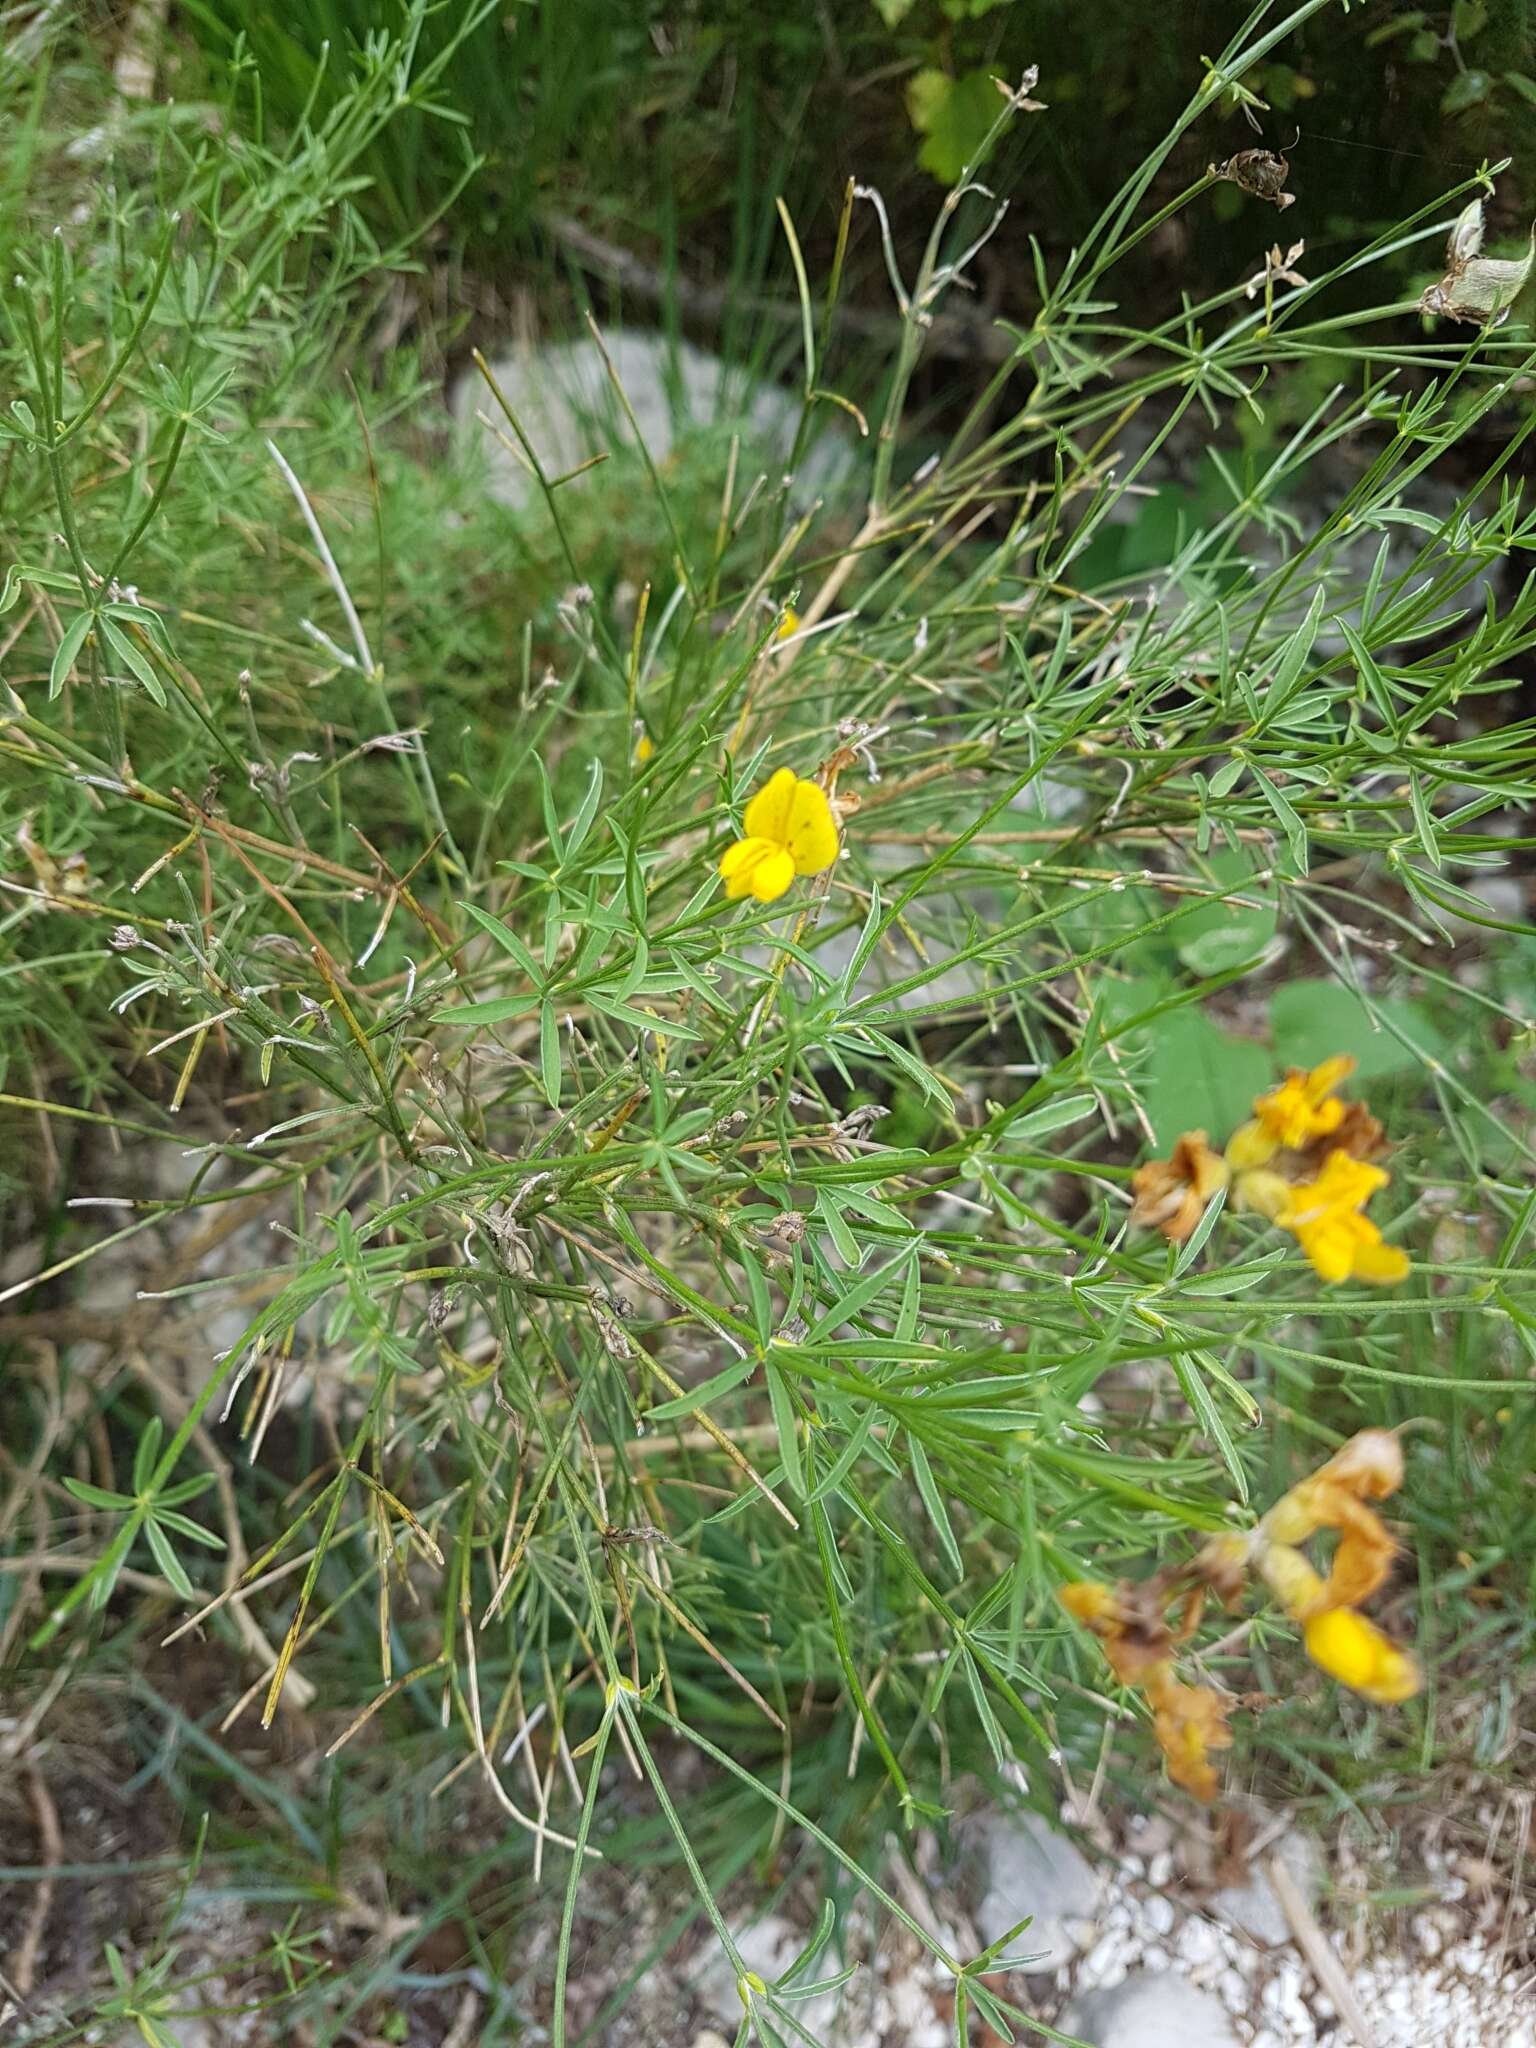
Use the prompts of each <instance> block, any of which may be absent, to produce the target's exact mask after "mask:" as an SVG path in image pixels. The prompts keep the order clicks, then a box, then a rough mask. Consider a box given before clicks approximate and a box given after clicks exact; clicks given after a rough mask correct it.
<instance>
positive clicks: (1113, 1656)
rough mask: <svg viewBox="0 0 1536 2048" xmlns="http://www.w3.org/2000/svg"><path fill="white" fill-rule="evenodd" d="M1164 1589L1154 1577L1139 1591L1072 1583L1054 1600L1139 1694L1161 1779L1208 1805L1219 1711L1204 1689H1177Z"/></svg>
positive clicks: (1220, 1739) (1222, 1714)
mask: <svg viewBox="0 0 1536 2048" xmlns="http://www.w3.org/2000/svg"><path fill="white" fill-rule="evenodd" d="M1166 1589H1167V1581H1166V1580H1164V1579H1161V1578H1154V1579H1149V1580H1148V1581H1147V1583H1146V1584H1145V1585H1142V1586H1135V1585H1131V1584H1129V1583H1128V1582H1126V1581H1122V1582H1121V1583H1120V1584H1119V1585H1118V1586H1106V1585H1102V1584H1100V1583H1099V1582H1098V1581H1097V1580H1094V1579H1080V1580H1078V1581H1077V1582H1076V1583H1075V1584H1073V1585H1070V1586H1063V1587H1062V1588H1061V1591H1060V1594H1059V1598H1060V1600H1061V1604H1062V1606H1063V1607H1065V1608H1066V1610H1067V1612H1068V1613H1069V1614H1071V1615H1074V1616H1075V1617H1076V1619H1077V1620H1079V1621H1080V1622H1082V1623H1083V1625H1084V1626H1085V1627H1086V1628H1089V1629H1091V1630H1092V1632H1093V1633H1094V1635H1096V1636H1097V1637H1098V1639H1099V1642H1100V1643H1101V1644H1102V1646H1103V1650H1104V1656H1105V1659H1106V1660H1107V1662H1108V1664H1109V1667H1110V1669H1111V1670H1112V1671H1113V1672H1114V1674H1115V1676H1116V1678H1118V1679H1119V1680H1120V1683H1121V1684H1122V1685H1125V1686H1130V1687H1132V1688H1134V1689H1135V1690H1137V1691H1140V1692H1143V1693H1145V1694H1146V1698H1147V1704H1148V1705H1149V1706H1150V1707H1151V1709H1152V1732H1153V1734H1154V1735H1156V1737H1157V1740H1158V1745H1159V1747H1160V1748H1161V1750H1162V1752H1163V1755H1164V1757H1165V1758H1166V1760H1167V1764H1168V1775H1169V1777H1170V1778H1172V1779H1173V1781H1174V1783H1175V1784H1176V1785H1182V1786H1183V1787H1184V1789H1185V1791H1186V1792H1193V1793H1194V1795H1195V1797H1196V1798H1197V1799H1204V1800H1211V1799H1214V1798H1215V1796H1216V1771H1215V1767H1214V1766H1213V1765H1212V1763H1211V1761H1210V1756H1209V1752H1210V1751H1211V1750H1213V1749H1230V1748H1231V1746H1232V1731H1231V1730H1230V1728H1228V1726H1227V1706H1226V1702H1225V1701H1224V1700H1223V1699H1222V1697H1221V1695H1220V1694H1219V1693H1218V1692H1216V1691H1215V1690H1214V1689H1213V1688H1212V1687H1211V1686H1208V1685H1185V1684H1184V1682H1183V1681H1182V1680H1181V1679H1180V1678H1179V1676H1178V1673H1177V1670H1176V1668H1175V1665H1174V1660H1173V1652H1174V1649H1175V1646H1176V1645H1177V1644H1178V1643H1179V1642H1180V1641H1181V1640H1182V1639H1183V1635H1184V1633H1186V1632H1187V1631H1186V1630H1181V1631H1180V1633H1179V1634H1177V1635H1176V1634H1175V1632H1174V1631H1173V1629H1172V1628H1170V1626H1169V1624H1168V1621H1167V1618H1166V1616H1165V1615H1164V1613H1163V1606H1164V1601H1165V1598H1166Z"/></svg>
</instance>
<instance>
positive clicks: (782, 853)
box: [750, 846, 795, 903]
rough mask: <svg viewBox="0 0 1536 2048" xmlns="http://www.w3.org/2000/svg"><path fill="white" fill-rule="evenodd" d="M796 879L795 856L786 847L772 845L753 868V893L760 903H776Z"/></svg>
mask: <svg viewBox="0 0 1536 2048" xmlns="http://www.w3.org/2000/svg"><path fill="white" fill-rule="evenodd" d="M794 879H795V862H794V856H793V855H792V854H791V853H790V852H789V851H788V849H787V848H785V847H782V846H774V847H770V848H769V850H768V852H767V853H765V854H764V855H763V857H762V859H761V860H760V861H758V862H757V863H756V864H755V866H754V867H753V869H752V880H751V884H750V886H751V890H752V894H753V895H754V896H755V897H756V898H757V900H758V902H759V903H776V902H777V901H778V899H779V898H780V897H781V896H782V895H783V894H784V891H785V890H786V889H787V888H788V887H789V885H790V883H791V882H792V881H793V880H794Z"/></svg>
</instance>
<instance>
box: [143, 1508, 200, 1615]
mask: <svg viewBox="0 0 1536 2048" xmlns="http://www.w3.org/2000/svg"><path fill="white" fill-rule="evenodd" d="M144 1534H145V1537H146V1538H147V1540H148V1543H149V1547H150V1549H151V1550H152V1551H153V1552H154V1554H155V1563H156V1564H157V1565H159V1567H160V1569H161V1571H162V1572H163V1573H164V1574H165V1576H166V1577H167V1578H168V1579H169V1580H170V1582H171V1584H172V1585H173V1586H174V1587H175V1588H176V1590H177V1592H178V1593H179V1594H180V1595H181V1597H182V1599H183V1600H190V1599H192V1598H193V1592H192V1581H191V1580H190V1579H189V1578H188V1577H187V1574H186V1571H185V1569H184V1567H183V1565H182V1562H181V1559H180V1558H179V1557H178V1556H177V1555H176V1553H175V1551H174V1550H172V1548H171V1539H170V1537H169V1536H167V1535H166V1533H165V1531H164V1530H163V1529H162V1528H161V1527H160V1525H159V1523H158V1522H156V1521H155V1520H154V1519H153V1517H151V1519H150V1520H149V1521H147V1522H146V1523H145V1524H144Z"/></svg>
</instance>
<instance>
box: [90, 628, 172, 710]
mask: <svg viewBox="0 0 1536 2048" xmlns="http://www.w3.org/2000/svg"><path fill="white" fill-rule="evenodd" d="M101 637H102V641H103V643H104V644H105V645H106V646H107V647H110V648H111V650H112V652H113V653H114V654H115V655H116V656H117V658H118V660H119V661H120V662H121V663H122V664H123V666H124V667H125V668H126V669H127V670H128V671H129V673H130V674H131V675H134V676H136V677H137V678H138V680H139V681H140V682H141V683H142V684H143V685H144V688H145V690H146V691H147V692H148V694H149V695H150V696H151V697H153V699H154V700H155V702H156V703H157V704H158V705H159V706H160V709H161V710H162V711H163V710H164V709H165V701H166V700H165V685H164V683H162V682H161V680H160V678H159V677H158V676H157V675H156V674H155V670H154V664H153V663H152V662H151V661H150V659H149V656H148V655H147V654H146V653H145V652H144V650H143V648H142V647H138V646H136V645H135V644H134V642H133V641H132V640H130V639H129V638H128V635H127V634H126V633H122V632H119V630H118V628H117V627H116V626H114V625H113V623H112V621H111V620H110V619H103V620H102V622H101Z"/></svg>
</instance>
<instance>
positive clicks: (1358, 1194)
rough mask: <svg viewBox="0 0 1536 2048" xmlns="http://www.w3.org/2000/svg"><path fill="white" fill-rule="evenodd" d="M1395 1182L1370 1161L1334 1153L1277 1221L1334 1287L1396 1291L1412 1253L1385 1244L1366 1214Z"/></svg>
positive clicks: (1294, 1190)
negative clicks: (1358, 1284)
mask: <svg viewBox="0 0 1536 2048" xmlns="http://www.w3.org/2000/svg"><path fill="white" fill-rule="evenodd" d="M1389 1177H1390V1176H1388V1175H1387V1174H1385V1173H1383V1172H1382V1170H1381V1168H1380V1167H1379V1166H1372V1165H1371V1164H1370V1163H1369V1162H1368V1161H1366V1160H1364V1159H1352V1158H1351V1157H1350V1155H1349V1154H1348V1153H1347V1152H1340V1151H1334V1152H1330V1153H1329V1154H1328V1157H1327V1159H1326V1160H1325V1161H1324V1164H1323V1170H1322V1172H1321V1173H1320V1174H1319V1175H1318V1177H1317V1179H1316V1180H1310V1181H1298V1182H1297V1183H1296V1185H1295V1186H1294V1187H1293V1188H1292V1190H1291V1196H1290V1200H1289V1201H1288V1202H1287V1204H1286V1206H1285V1207H1284V1208H1283V1209H1282V1210H1281V1211H1280V1213H1279V1214H1278V1215H1277V1216H1276V1218H1275V1221H1276V1222H1277V1223H1278V1224H1279V1225H1280V1228H1281V1229H1282V1230H1289V1231H1290V1232H1292V1234H1293V1235H1294V1236H1295V1238H1296V1240H1297V1242H1298V1243H1299V1244H1300V1246H1301V1248H1302V1250H1303V1251H1304V1252H1305V1253H1306V1255H1307V1257H1308V1258H1309V1259H1310V1260H1311V1261H1312V1264H1313V1266H1314V1267H1315V1269H1316V1271H1317V1273H1318V1275H1319V1277H1320V1278H1321V1279H1323V1280H1325V1281H1327V1283H1328V1284H1329V1286H1337V1285H1338V1284H1339V1282H1340V1281H1342V1280H1351V1279H1353V1280H1364V1281H1367V1282H1368V1283H1370V1284H1371V1285H1372V1286H1378V1287H1390V1286H1392V1285H1393V1284H1394V1283H1395V1282H1396V1281H1399V1280H1401V1279H1402V1278H1403V1277H1404V1275H1405V1274H1406V1273H1407V1271H1408V1255H1407V1253H1406V1252H1402V1251H1399V1250H1398V1248H1397V1246H1396V1245H1390V1244H1386V1243H1384V1242H1383V1240H1382V1235H1381V1232H1380V1231H1379V1230H1378V1229H1377V1228H1376V1225H1375V1224H1374V1223H1372V1222H1371V1221H1370V1219H1369V1218H1368V1217H1366V1216H1362V1215H1361V1214H1360V1211H1361V1209H1363V1208H1364V1206H1365V1204H1366V1203H1367V1202H1368V1201H1369V1200H1370V1198H1371V1196H1372V1195H1373V1194H1375V1192H1376V1190H1377V1189H1378V1188H1384V1187H1385V1186H1386V1185H1387V1181H1388V1179H1389Z"/></svg>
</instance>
